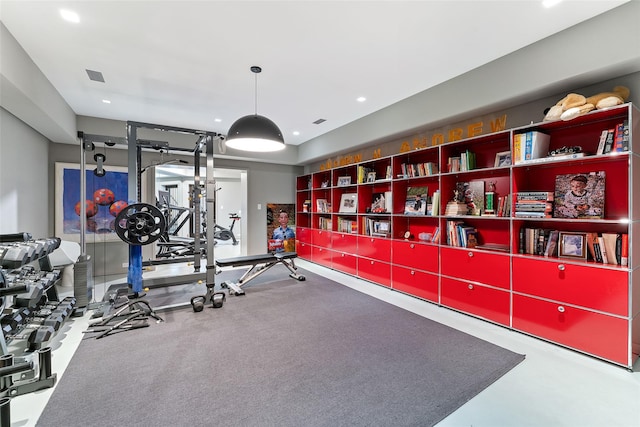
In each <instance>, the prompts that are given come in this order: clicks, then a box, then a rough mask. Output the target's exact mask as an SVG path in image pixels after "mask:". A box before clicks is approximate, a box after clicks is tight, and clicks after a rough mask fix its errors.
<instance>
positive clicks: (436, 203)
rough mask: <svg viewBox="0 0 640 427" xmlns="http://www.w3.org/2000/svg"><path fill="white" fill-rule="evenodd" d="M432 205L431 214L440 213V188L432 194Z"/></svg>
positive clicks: (436, 214)
mask: <svg viewBox="0 0 640 427" xmlns="http://www.w3.org/2000/svg"><path fill="white" fill-rule="evenodd" d="M431 205H432V209H431V216H438V215H440V190H439V189H438V190H436V191H434V192H433V195H432V196H431Z"/></svg>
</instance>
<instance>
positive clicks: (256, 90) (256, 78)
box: [255, 73, 258, 116]
mask: <svg viewBox="0 0 640 427" xmlns="http://www.w3.org/2000/svg"><path fill="white" fill-rule="evenodd" d="M255 85H256V89H255V94H256V96H255V98H256V99H255V104H256V112H255V115H256V116H257V115H258V73H256V74H255Z"/></svg>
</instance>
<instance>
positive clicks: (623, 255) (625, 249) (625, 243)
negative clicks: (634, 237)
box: [620, 233, 629, 267]
mask: <svg viewBox="0 0 640 427" xmlns="http://www.w3.org/2000/svg"><path fill="white" fill-rule="evenodd" d="M620 265H621V266H623V267H627V266H628V265H629V235H628V234H627V233H622V234H621V235H620Z"/></svg>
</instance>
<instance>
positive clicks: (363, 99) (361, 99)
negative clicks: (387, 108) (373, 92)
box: [356, 96, 367, 102]
mask: <svg viewBox="0 0 640 427" xmlns="http://www.w3.org/2000/svg"><path fill="white" fill-rule="evenodd" d="M366 100H367V98H365V97H364V96H361V97H359V98H358V99H356V101H358V102H364V101H366Z"/></svg>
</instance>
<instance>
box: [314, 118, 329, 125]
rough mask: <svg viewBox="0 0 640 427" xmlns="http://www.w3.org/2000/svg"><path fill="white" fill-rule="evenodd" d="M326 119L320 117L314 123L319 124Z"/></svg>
mask: <svg viewBox="0 0 640 427" xmlns="http://www.w3.org/2000/svg"><path fill="white" fill-rule="evenodd" d="M326 121H327V120H326V119H318V120H316V121H315V122H313V124H314V125H319V124H320V123H324V122H326Z"/></svg>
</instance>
